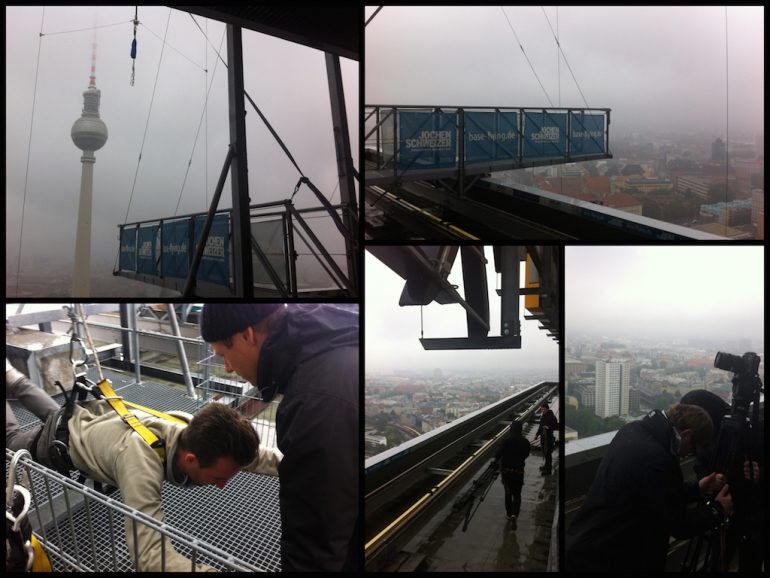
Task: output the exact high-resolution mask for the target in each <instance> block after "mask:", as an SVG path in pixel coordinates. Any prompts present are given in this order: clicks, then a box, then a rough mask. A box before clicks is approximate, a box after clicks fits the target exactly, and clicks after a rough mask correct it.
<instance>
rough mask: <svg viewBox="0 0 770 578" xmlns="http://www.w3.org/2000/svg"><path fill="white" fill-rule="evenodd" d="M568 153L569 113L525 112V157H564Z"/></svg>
mask: <svg viewBox="0 0 770 578" xmlns="http://www.w3.org/2000/svg"><path fill="white" fill-rule="evenodd" d="M566 154H567V114H566V113H550V112H525V113H524V157H526V158H527V159H532V158H534V157H543V158H547V157H563V156H565V155H566Z"/></svg>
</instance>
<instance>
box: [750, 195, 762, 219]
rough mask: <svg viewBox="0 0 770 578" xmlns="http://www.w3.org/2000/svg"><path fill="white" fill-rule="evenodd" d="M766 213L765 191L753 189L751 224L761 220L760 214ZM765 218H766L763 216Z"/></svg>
mask: <svg viewBox="0 0 770 578" xmlns="http://www.w3.org/2000/svg"><path fill="white" fill-rule="evenodd" d="M764 214H765V191H763V190H762V189H754V190H753V191H751V224H752V225H756V224H757V223H758V221H759V215H762V217H764ZM763 220H764V218H763Z"/></svg>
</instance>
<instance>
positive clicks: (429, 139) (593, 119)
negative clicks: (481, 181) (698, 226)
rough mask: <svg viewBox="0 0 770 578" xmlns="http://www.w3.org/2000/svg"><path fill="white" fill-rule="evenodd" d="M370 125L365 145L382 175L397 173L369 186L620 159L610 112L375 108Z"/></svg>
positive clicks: (369, 110) (369, 112)
mask: <svg viewBox="0 0 770 578" xmlns="http://www.w3.org/2000/svg"><path fill="white" fill-rule="evenodd" d="M405 115H413V117H414V115H421V116H419V117H416V118H413V117H406V116H405ZM484 115H487V116H484ZM407 118H408V119H409V120H406V119H407ZM599 119H600V120H599ZM364 124H365V128H364V131H365V135H364V143H365V144H364V146H365V148H366V149H367V150H369V151H370V152H371V154H373V155H374V158H373V159H371V158H370V160H371V161H372V162H373V163H374V166H375V169H376V171H381V172H383V173H385V172H390V174H389V175H385V174H381V175H375V174H373V173H370V174H369V175H368V177H367V178H366V183H367V184H378V183H380V182H386V181H387V182H393V181H396V182H398V181H405V180H409V179H410V178H421V179H429V180H430V179H439V178H443V177H447V176H457V177H459V178H460V179H461V180H463V179H464V177H465V176H466V175H468V176H470V175H477V174H480V173H487V172H493V171H496V170H498V171H499V170H508V169H515V168H523V167H530V166H540V165H552V164H558V163H568V162H575V161H585V160H592V159H599V158H611V157H612V155H611V154H610V152H609V124H610V109H608V108H553V107H545V108H543V107H516V108H513V107H483V106H474V107H458V106H396V105H367V106H366V107H365V114H364ZM426 129H427V130H426ZM423 140H424V141H425V142H424V143H423ZM410 149H411V150H410ZM433 151H435V152H433ZM371 154H370V156H371ZM434 154H435V155H436V156H435V157H434V156H433V155H434ZM409 175H411V177H410V176H409ZM465 188H467V187H461V189H463V190H464V189H465Z"/></svg>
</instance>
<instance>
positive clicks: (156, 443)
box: [97, 378, 187, 463]
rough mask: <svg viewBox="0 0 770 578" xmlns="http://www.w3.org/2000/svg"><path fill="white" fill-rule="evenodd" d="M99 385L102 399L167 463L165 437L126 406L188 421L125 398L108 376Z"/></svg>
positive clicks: (163, 417) (157, 415) (167, 418)
mask: <svg viewBox="0 0 770 578" xmlns="http://www.w3.org/2000/svg"><path fill="white" fill-rule="evenodd" d="M97 387H98V388H99V391H100V392H101V394H102V399H104V400H105V401H106V402H107V403H109V404H110V406H111V407H112V409H114V410H115V411H116V412H117V414H118V415H119V416H120V418H121V419H122V420H123V421H124V422H125V423H126V424H127V425H128V426H129V427H131V429H133V430H134V431H135V432H136V433H138V434H139V435H140V436H142V439H143V440H144V441H146V442H147V444H148V445H149V446H150V447H151V448H152V449H153V450H155V453H156V454H157V455H158V457H159V458H160V460H161V461H162V462H163V463H166V442H165V441H164V440H163V439H161V438H159V437H158V436H156V435H155V434H154V433H152V431H150V430H149V429H148V428H147V426H145V425H144V424H143V423H142V422H141V421H140V420H139V418H138V417H136V416H135V415H134V414H133V413H131V412H130V411H129V410H128V408H127V407H126V406H127V405H128V406H131V407H133V408H136V409H138V410H141V411H143V412H145V413H149V414H151V415H154V416H156V417H160V418H162V419H165V420H168V421H173V422H176V423H181V424H184V425H187V422H186V421H185V420H183V419H181V418H178V417H175V416H173V415H169V414H167V413H163V412H162V411H158V410H155V409H152V408H149V407H144V406H142V405H139V404H136V403H131V402H130V401H126V400H124V399H123V398H122V397H120V396H119V395H118V394H117V393H115V390H114V389H112V382H110V380H109V379H107V378H102V380H101V381H100V382H99V383H98V384H97Z"/></svg>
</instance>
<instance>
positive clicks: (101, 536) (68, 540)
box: [5, 448, 263, 572]
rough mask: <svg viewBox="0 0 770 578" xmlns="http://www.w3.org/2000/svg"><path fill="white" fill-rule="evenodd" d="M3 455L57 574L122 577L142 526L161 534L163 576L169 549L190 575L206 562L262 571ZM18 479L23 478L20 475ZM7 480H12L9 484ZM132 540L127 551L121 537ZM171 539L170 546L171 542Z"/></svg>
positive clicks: (34, 465) (24, 457) (27, 462)
mask: <svg viewBox="0 0 770 578" xmlns="http://www.w3.org/2000/svg"><path fill="white" fill-rule="evenodd" d="M19 453H23V454H26V455H20V456H18V458H17V459H16V460H14V456H15V454H14V452H12V451H11V450H9V449H7V448H6V450H5V459H6V485H8V483H9V481H11V483H13V481H14V479H18V480H22V479H26V480H28V482H27V484H26V486H27V489H28V490H29V496H30V498H29V499H30V503H29V509H28V512H27V514H26V515H27V516H28V517H29V520H30V523H31V525H32V529H33V532H34V534H35V536H36V537H37V539H38V541H39V542H40V544H41V545H42V547H43V549H44V550H45V552H46V554H47V555H48V557H49V559H50V560H51V563H52V566H53V568H54V570H55V571H71V570H78V571H83V572H125V571H131V570H133V569H134V567H133V563H132V560H137V559H139V552H138V540H137V539H136V537H137V532H138V528H139V527H140V526H144V527H146V528H148V529H150V530H151V531H153V532H157V533H158V534H160V535H161V545H162V552H161V566H162V568H161V571H165V569H166V555H167V552H168V548H171V547H173V548H175V549H176V550H177V551H178V552H180V553H183V554H185V555H186V556H187V557H188V558H189V559H190V571H193V572H194V571H195V565H196V564H200V563H204V564H208V565H209V566H212V567H215V568H217V569H219V570H226V571H242V572H259V571H263V569H262V568H259V567H257V566H255V565H254V564H251V563H249V562H246V561H244V560H241V559H239V558H237V557H235V556H233V555H231V554H228V553H227V552H225V551H223V550H222V549H220V548H217V547H216V546H213V545H211V544H209V543H207V542H205V541H203V540H201V539H199V538H196V537H194V536H191V535H190V534H188V533H186V532H184V531H182V530H180V529H178V528H176V527H173V526H171V525H169V524H166V523H163V522H160V521H158V520H156V519H155V518H152V517H150V516H148V515H146V514H144V513H142V512H139V511H137V510H134V509H133V508H130V507H128V506H126V505H125V504H123V503H122V502H120V501H119V500H117V499H115V498H114V497H110V496H109V495H105V494H102V493H100V492H98V491H96V490H94V489H92V488H89V487H88V486H85V485H83V484H80V483H78V482H77V481H75V480H72V479H70V478H67V477H65V476H63V475H61V474H59V473H58V472H55V471H53V470H50V469H48V468H46V467H45V466H43V465H41V464H38V463H36V462H34V461H32V459H31V458H30V456H29V454H28V452H19ZM19 474H21V475H19ZM9 476H10V480H9ZM121 519H123V520H125V529H126V532H131V533H132V534H133V536H134V540H133V544H134V549H133V551H132V552H129V550H128V546H127V541H126V538H125V532H122V531H121V530H120V526H122V523H121ZM169 540H170V542H169Z"/></svg>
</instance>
